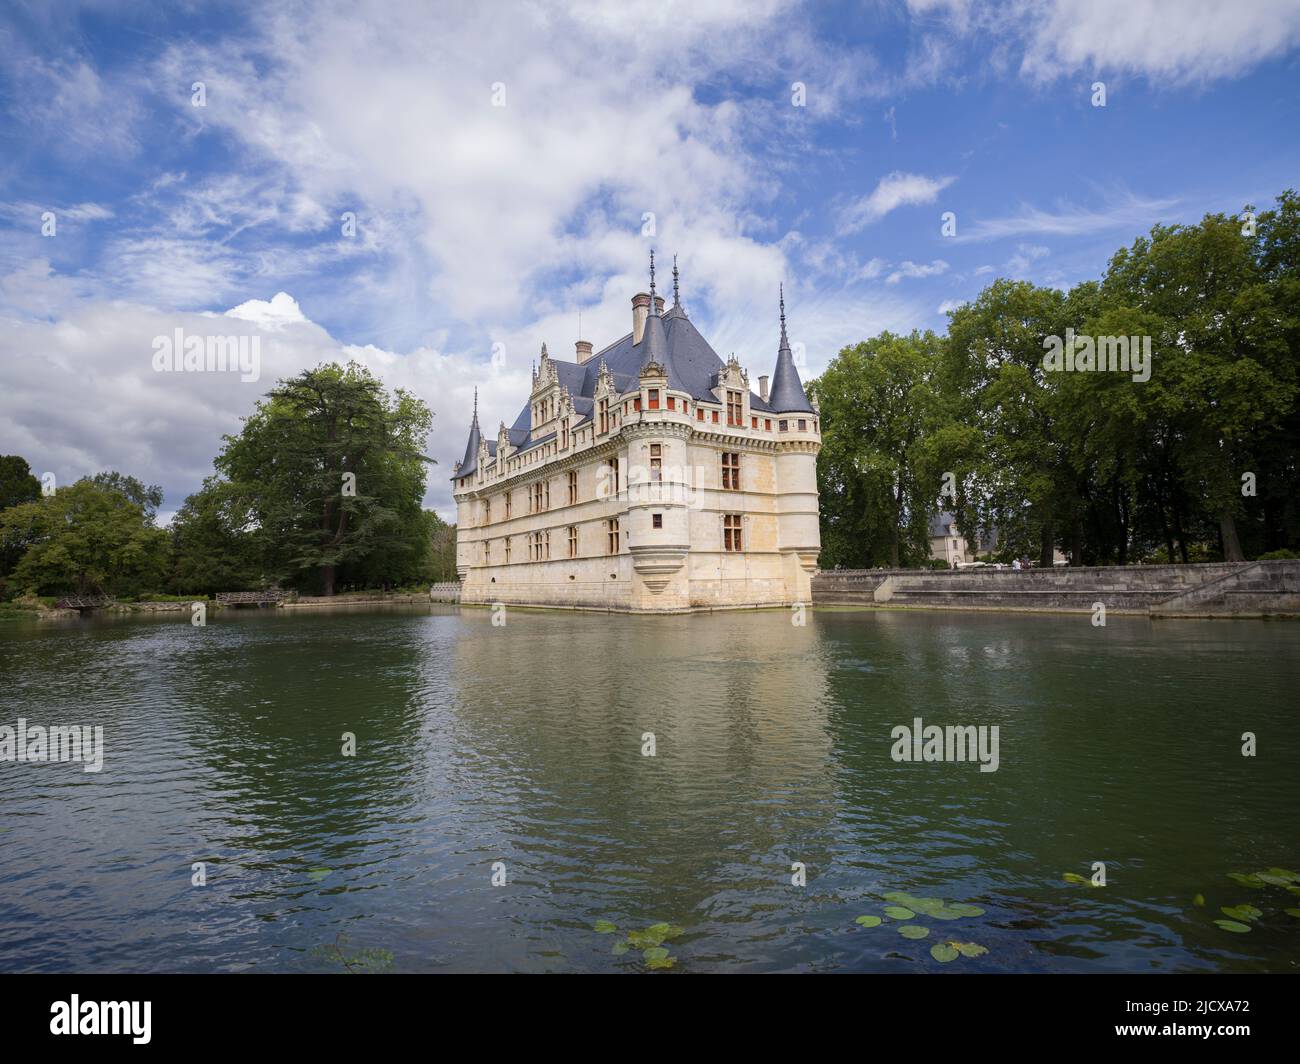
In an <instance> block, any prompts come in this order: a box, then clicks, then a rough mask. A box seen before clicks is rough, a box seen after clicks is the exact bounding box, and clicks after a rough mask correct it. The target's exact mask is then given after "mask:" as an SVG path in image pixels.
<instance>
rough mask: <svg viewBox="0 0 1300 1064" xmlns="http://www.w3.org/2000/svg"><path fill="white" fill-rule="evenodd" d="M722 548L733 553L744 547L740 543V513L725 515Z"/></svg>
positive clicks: (723, 518)
mask: <svg viewBox="0 0 1300 1064" xmlns="http://www.w3.org/2000/svg"><path fill="white" fill-rule="evenodd" d="M722 549H723V550H727V551H732V552H733V553H734V552H735V551H738V550H741V549H742V548H741V543H740V514H724V515H723V517H722Z"/></svg>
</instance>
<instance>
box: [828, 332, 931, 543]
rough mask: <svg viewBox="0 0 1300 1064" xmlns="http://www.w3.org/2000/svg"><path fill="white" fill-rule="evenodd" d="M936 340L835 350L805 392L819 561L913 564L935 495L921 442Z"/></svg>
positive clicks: (917, 336) (885, 339)
mask: <svg viewBox="0 0 1300 1064" xmlns="http://www.w3.org/2000/svg"><path fill="white" fill-rule="evenodd" d="M940 345H941V342H940V340H939V338H938V337H937V336H935V335H934V333H932V332H928V331H927V332H925V333H918V332H914V333H912V334H911V335H910V336H895V335H894V334H892V333H888V332H886V333H882V334H881V335H879V336H877V337H875V338H873V339H871V340H869V341H866V342H864V343H860V344H856V345H854V346H853V347H846V348H844V349H843V350H842V351H841V352H840V353H839V355H837V356H836V358H835V359H834V360H833V361H832V362H831V364H830V366H828V367H827V369H826V371H825V372H824V373H823V374H822V375H821V376H820V377H819V378H818V379H817V380H816V381H814V382H813V383H812V384H811V385H810V391H811V392H812V394H813V395H814V397H815V398H816V400H817V402H818V405H819V408H820V411H821V425H822V434H823V447H822V451H821V454H820V456H819V459H818V478H819V481H820V493H821V505H822V515H823V529H824V533H825V535H824V538H823V543H822V550H823V553H824V559H823V564H832V565H846V566H865V565H881V564H883V565H890V566H895V567H896V566H899V565H902V564H914V563H916V562H919V561H920V560H921V559H923V558H924V557H925V554H926V548H927V541H926V526H927V523H928V518H929V512H930V509H931V506H932V503H933V501H934V499H935V497H936V496H937V494H938V490H939V485H938V482H937V481H935V482H933V483H932V482H930V481H929V479H928V476H927V473H926V470H925V467H924V465H923V463H922V452H921V443H922V440H923V438H924V435H925V432H926V429H927V427H928V425H929V423H930V422H931V421H932V420H933V418H934V417H935V414H936V409H937V397H936V395H935V391H934V379H935V374H936V371H937V369H938V359H939V349H940Z"/></svg>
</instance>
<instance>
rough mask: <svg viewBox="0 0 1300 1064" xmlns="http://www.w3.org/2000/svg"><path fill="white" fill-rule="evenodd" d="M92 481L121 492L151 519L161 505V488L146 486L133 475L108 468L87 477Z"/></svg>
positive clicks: (110, 489) (152, 485)
mask: <svg viewBox="0 0 1300 1064" xmlns="http://www.w3.org/2000/svg"><path fill="white" fill-rule="evenodd" d="M88 479H89V480H90V481H91V482H92V483H94V484H98V485H99V486H100V487H101V488H106V489H108V490H109V491H117V492H121V493H122V494H123V495H125V496H126V497H127V498H128V499H130V500H131V501H132V502H133V503H135V504H136V505H137V506H138V507H140V509H142V510H143V511H144V515H145V517H147V518H148V519H149V520H150V521H152V520H153V519H154V518H155V517H157V515H158V507H160V506H161V505H162V501H163V490H162V488H160V487H159V486H158V485H157V484H150V485H148V486H146V485H145V484H143V483H141V482H140V481H139V480H137V479H136V478H135V477H132V476H128V475H126V474H124V473H118V472H115V471H113V470H110V471H108V472H105V473H96V474H95V475H94V476H93V477H89V478H88Z"/></svg>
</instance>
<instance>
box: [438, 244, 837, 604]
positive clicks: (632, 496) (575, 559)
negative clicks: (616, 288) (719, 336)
mask: <svg viewBox="0 0 1300 1064" xmlns="http://www.w3.org/2000/svg"><path fill="white" fill-rule="evenodd" d="M654 289H655V284H654V259H653V256H651V264H650V291H649V292H648V293H641V294H638V295H636V296H634V297H633V299H632V331H631V333H629V334H628V335H627V336H624V337H623V338H622V339H620V340H617V341H615V342H614V343H612V344H610V345H609V346H608V347H606V348H604V349H603V350H601V351H598V352H594V353H593V351H592V345H591V344H590V343H588V342H587V341H584V340H579V341H578V342H577V344H576V351H575V357H574V359H573V361H563V360H560V359H556V358H552V357H551V356H550V355H549V353H548V352H547V350H546V345H545V344H543V345H542V353H541V362H540V364H539V365H538V366H537V367H536V368H535V370H534V372H533V386H532V394H531V395H530V396H529V397H528V402H527V403H525V404H524V408H523V411H522V412H521V413H520V415H519V417H518V418H517V419H516V420H515V423H514V425H512V426H511V427H509V428H507V427H506V425H505V424H504V422H503V423H502V424H501V426H500V428H499V429H498V430H497V434H496V439H484V438H483V437H482V434H481V432H480V429H479V424H478V406H477V401H476V403H475V410H474V417H473V421H472V423H471V425H470V431H469V441H468V443H467V444H466V447H465V456H464V458H463V459H462V460H461V461H460V462H458V463H457V464H456V466H455V470H454V476H453V478H452V480H453V494H454V496H455V499H456V504H457V514H458V517H457V539H456V568H457V572H458V574H459V576H460V579H461V589H462V590H461V601H462V602H479V603H496V602H504V603H513V604H526V605H544V606H574V607H589V608H597V609H614V610H626V611H631V612H647V613H658V612H679V611H684V610H691V609H703V608H718V607H742V606H775V605H787V604H792V603H800V602H802V603H807V602H810V601H811V585H810V580H811V577H812V574H813V572H814V571H815V570H816V566H817V555H818V552H819V550H820V545H821V544H820V536H819V531H818V512H817V468H816V467H817V452H818V451H819V450H820V448H821V433H820V426H819V421H820V417H819V414H818V411H817V409H816V408H815V407H814V406H813V404H812V403H811V402H809V400H808V398H807V397H806V396H805V394H804V390H803V386H802V384H801V383H800V380H799V373H798V370H797V369H796V367H795V363H794V358H793V355H792V353H791V349H790V344H789V341H788V340H787V338H786V330H785V300H784V296H782V299H781V338H780V344H779V349H778V352H777V359H776V369H775V371H774V373H773V376H772V388H771V391H770V392H769V391H768V388H767V378H766V377H765V376H764V377H761V378H759V380H760V387H759V391H758V393H757V394H756V393H754V392H752V391H750V387H749V376H748V374H747V373H746V371H745V370H744V369H742V368H741V365H740V363H739V362H737V361H736V359H735V357H734V356H732V358H731V359H729V360H728V361H727V362H723V361H722V359H720V358H719V357H718V355H717V354H716V353H715V352H714V350H713V348H712V347H710V346H709V344H708V342H707V341H706V340H705V339H704V337H703V336H701V335H700V333H699V331H698V330H697V329H696V328H695V326H694V325H693V324H692V323H691V320H690V319H689V318H688V317H687V315H686V311H685V309H684V308H683V307H682V305H681V301H680V299H679V298H678V278H677V269H676V267H675V266H674V268H673V306H672V308H671V309H670V310H668V311H667V312H666V313H665V312H664V309H663V303H664V301H663V299H662V298H661V297H658V296H656V295H655V291H654Z"/></svg>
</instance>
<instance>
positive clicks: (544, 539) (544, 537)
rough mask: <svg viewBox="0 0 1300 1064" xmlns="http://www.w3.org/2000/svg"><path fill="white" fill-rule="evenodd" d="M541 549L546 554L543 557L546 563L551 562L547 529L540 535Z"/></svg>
mask: <svg viewBox="0 0 1300 1064" xmlns="http://www.w3.org/2000/svg"><path fill="white" fill-rule="evenodd" d="M542 549H543V550H544V551H545V552H546V553H545V555H544V557H545V558H546V560H547V561H550V560H551V530H550V529H549V528H548V529H547V530H546V531H545V532H543V533H542Z"/></svg>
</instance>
